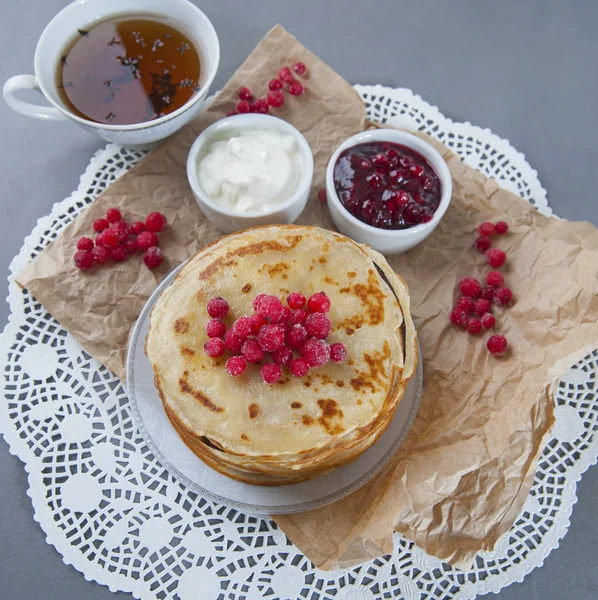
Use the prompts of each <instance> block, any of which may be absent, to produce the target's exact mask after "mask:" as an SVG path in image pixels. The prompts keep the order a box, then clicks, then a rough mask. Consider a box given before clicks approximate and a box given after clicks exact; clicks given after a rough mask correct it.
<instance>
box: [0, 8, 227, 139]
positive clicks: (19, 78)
mask: <svg viewBox="0 0 598 600" xmlns="http://www.w3.org/2000/svg"><path fill="white" fill-rule="evenodd" d="M124 15H140V16H152V15H155V16H159V17H168V18H169V19H172V20H173V21H174V22H175V27H177V29H179V30H180V31H181V32H183V33H185V34H186V35H187V36H188V37H189V39H190V40H191V41H193V43H194V44H195V46H196V48H197V50H198V51H199V55H200V59H201V75H200V79H199V86H200V91H199V92H198V93H197V94H195V95H194V96H193V97H192V98H190V99H189V101H188V102H187V103H186V104H184V105H183V106H181V107H180V108H179V109H178V110H175V111H173V112H172V113H170V114H168V115H165V116H163V117H160V118H158V119H154V120H153V121H147V122H144V123H135V124H132V125H105V124H104V123H96V122H94V121H90V120H88V119H84V118H82V117H80V116H78V115H76V114H74V113H73V112H72V111H71V110H70V109H69V108H68V107H67V106H66V105H65V103H64V102H63V101H62V99H61V97H60V94H59V93H58V89H57V77H56V71H57V68H58V61H59V60H60V57H61V56H62V55H63V54H64V52H65V49H66V47H67V44H68V43H69V41H70V40H72V38H73V36H74V34H76V32H77V30H78V29H89V28H90V27H93V25H94V24H96V23H98V22H101V21H105V20H107V19H110V18H112V17H115V16H124ZM219 62H220V44H219V42H218V36H217V35H216V31H215V30H214V27H213V26H212V23H211V22H210V20H209V19H208V18H207V17H206V15H205V14H204V13H203V12H202V11H201V10H199V9H198V8H197V7H196V6H194V5H193V4H191V2H189V1H188V0H77V1H76V2H73V3H72V4H69V5H68V6H66V7H65V8H63V9H62V10H61V11H60V12H59V13H58V14H57V15H56V16H55V17H54V18H53V19H52V20H51V21H50V23H48V25H47V26H46V28H45V29H44V31H43V33H42V35H41V37H40V38H39V41H38V43H37V48H36V49H35V59H34V72H35V75H16V76H15V77H11V78H10V79H9V80H8V81H7V82H6V83H5V84H4V90H3V92H4V99H5V100H6V102H7V104H8V105H9V106H10V107H11V108H12V109H13V110H16V111H17V112H19V113H22V114H24V115H27V116H29V117H35V118H36V119H47V120H55V121H57V120H67V119H71V120H72V121H74V122H75V123H77V124H78V125H80V126H81V127H83V129H86V130H87V131H89V132H91V133H93V134H95V135H97V136H99V137H101V138H103V139H105V140H108V141H109V142H116V143H118V144H122V145H124V146H134V147H150V146H151V145H152V144H155V143H156V142H159V141H161V140H163V139H164V138H166V137H168V136H169V135H172V134H173V133H174V132H175V131H177V130H179V129H180V128H181V127H183V125H185V124H186V123H188V122H189V121H190V120H191V119H192V118H193V117H194V116H195V115H197V113H198V112H199V111H200V109H201V107H202V105H203V102H204V100H205V98H206V96H207V95H208V92H209V90H210V85H211V84H212V81H213V80H214V77H215V76H216V71H217V70H218V63H219ZM22 90H36V91H38V92H40V93H42V94H43V95H44V96H45V97H46V99H47V100H48V102H50V104H51V105H52V106H41V105H38V104H32V103H29V102H26V101H24V100H22V99H20V98H18V97H17V93H18V92H20V91H22Z"/></svg>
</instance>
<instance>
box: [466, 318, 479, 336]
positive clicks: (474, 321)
mask: <svg viewBox="0 0 598 600" xmlns="http://www.w3.org/2000/svg"><path fill="white" fill-rule="evenodd" d="M467 331H469V333H472V334H476V333H480V331H482V322H481V321H480V320H479V319H478V318H476V317H471V319H469V321H468V322H467Z"/></svg>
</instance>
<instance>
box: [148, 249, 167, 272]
mask: <svg viewBox="0 0 598 600" xmlns="http://www.w3.org/2000/svg"><path fill="white" fill-rule="evenodd" d="M162 258H163V255H162V250H160V248H158V246H152V247H151V248H148V249H147V250H146V251H145V252H144V253H143V262H144V263H145V266H146V267H147V268H148V269H157V268H158V267H159V266H160V265H161V264H162Z"/></svg>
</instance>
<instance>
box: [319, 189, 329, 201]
mask: <svg viewBox="0 0 598 600" xmlns="http://www.w3.org/2000/svg"><path fill="white" fill-rule="evenodd" d="M318 200H319V201H320V202H321V203H322V204H326V202H328V196H327V194H326V189H325V188H322V189H321V190H320V191H319V192H318Z"/></svg>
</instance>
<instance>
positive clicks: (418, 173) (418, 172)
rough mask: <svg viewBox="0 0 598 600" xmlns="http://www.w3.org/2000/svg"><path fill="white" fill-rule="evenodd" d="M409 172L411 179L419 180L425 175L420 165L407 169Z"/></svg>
mask: <svg viewBox="0 0 598 600" xmlns="http://www.w3.org/2000/svg"><path fill="white" fill-rule="evenodd" d="M409 172H410V173H411V175H412V176H413V177H416V178H417V179H421V178H422V177H424V176H425V174H426V170H425V169H424V168H423V167H422V166H421V165H413V166H412V167H411V168H410V169H409Z"/></svg>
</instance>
